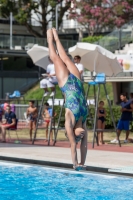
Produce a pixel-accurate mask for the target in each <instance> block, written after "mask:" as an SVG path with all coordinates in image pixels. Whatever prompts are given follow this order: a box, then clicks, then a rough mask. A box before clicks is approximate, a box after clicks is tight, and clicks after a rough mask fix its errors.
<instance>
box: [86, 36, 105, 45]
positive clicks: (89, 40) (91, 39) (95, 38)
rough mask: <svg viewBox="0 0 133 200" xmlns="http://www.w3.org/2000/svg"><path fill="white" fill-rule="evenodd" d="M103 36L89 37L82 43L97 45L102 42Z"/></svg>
mask: <svg viewBox="0 0 133 200" xmlns="http://www.w3.org/2000/svg"><path fill="white" fill-rule="evenodd" d="M102 37H103V36H101V35H100V36H88V37H86V38H83V39H82V42H89V43H95V42H97V41H98V40H100V39H101V38H102Z"/></svg>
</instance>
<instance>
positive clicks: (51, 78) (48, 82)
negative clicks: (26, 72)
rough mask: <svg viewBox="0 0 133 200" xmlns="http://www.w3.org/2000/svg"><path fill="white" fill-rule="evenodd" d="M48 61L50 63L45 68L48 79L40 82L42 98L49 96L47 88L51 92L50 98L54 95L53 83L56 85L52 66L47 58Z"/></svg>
mask: <svg viewBox="0 0 133 200" xmlns="http://www.w3.org/2000/svg"><path fill="white" fill-rule="evenodd" d="M49 61H50V64H49V65H48V66H47V75H48V77H47V78H44V79H43V80H41V81H40V88H43V89H44V96H47V95H49V91H48V88H50V89H51V91H52V93H51V94H50V96H51V97H52V96H54V94H55V83H57V79H56V76H55V69H54V64H53V62H52V61H51V59H50V58H49Z"/></svg>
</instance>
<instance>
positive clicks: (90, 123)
mask: <svg viewBox="0 0 133 200" xmlns="http://www.w3.org/2000/svg"><path fill="white" fill-rule="evenodd" d="M60 109H61V107H60V106H55V107H54V112H56V113H57V116H56V123H57V121H58V118H59V113H60ZM105 109H106V129H111V128H114V126H113V122H112V118H111V114H110V110H109V107H105ZM89 111H90V115H89V117H90V116H91V118H92V121H91V120H90V118H88V119H87V127H88V128H93V127H92V126H93V119H94V114H95V108H94V106H91V107H89ZM112 112H113V116H114V121H115V124H117V123H118V120H119V119H120V116H121V112H120V107H119V106H112ZM64 123H65V108H63V112H62V117H61V123H60V126H61V127H64Z"/></svg>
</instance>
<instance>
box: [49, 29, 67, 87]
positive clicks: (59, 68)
mask: <svg viewBox="0 0 133 200" xmlns="http://www.w3.org/2000/svg"><path fill="white" fill-rule="evenodd" d="M47 41H48V46H49V55H50V59H51V60H52V61H53V63H54V66H55V74H56V77H57V80H58V84H59V86H60V87H62V86H64V84H65V83H66V81H67V79H68V75H69V71H68V69H67V67H66V66H65V64H64V63H63V61H62V60H61V58H60V57H59V56H58V55H57V54H56V51H55V48H54V44H53V32H52V30H51V29H49V30H48V31H47Z"/></svg>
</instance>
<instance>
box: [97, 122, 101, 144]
mask: <svg viewBox="0 0 133 200" xmlns="http://www.w3.org/2000/svg"><path fill="white" fill-rule="evenodd" d="M97 128H98V129H102V121H101V120H98V122H97ZM97 137H98V144H99V145H100V144H101V132H99V131H98V132H97Z"/></svg>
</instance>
